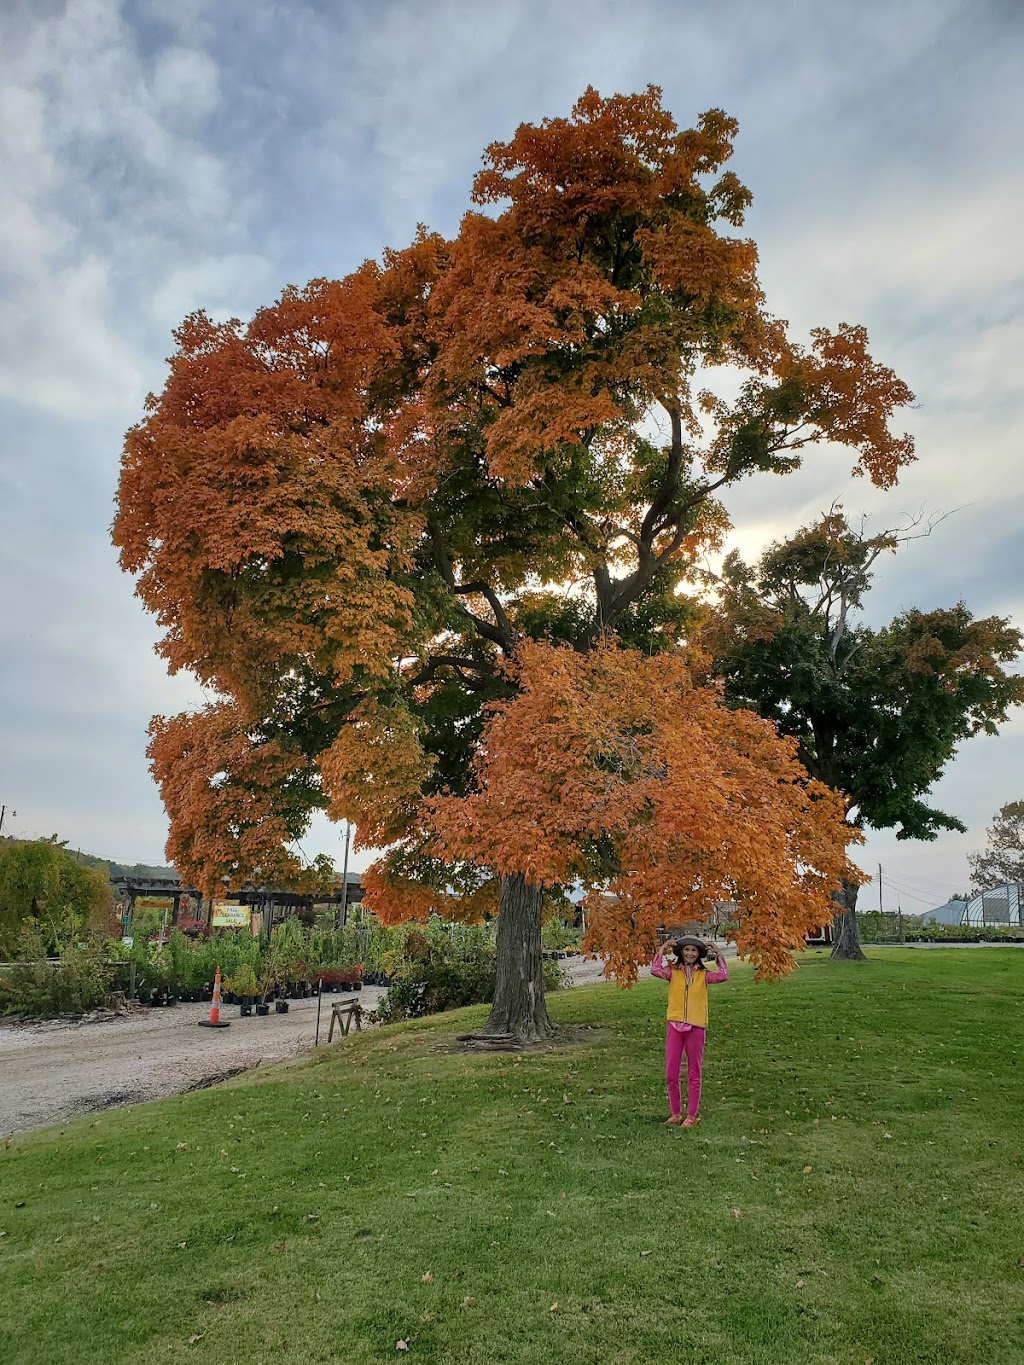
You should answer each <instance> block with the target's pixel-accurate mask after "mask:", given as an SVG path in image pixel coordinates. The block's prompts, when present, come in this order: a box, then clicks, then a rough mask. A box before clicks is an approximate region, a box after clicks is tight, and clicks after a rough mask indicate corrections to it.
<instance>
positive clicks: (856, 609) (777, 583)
mask: <svg viewBox="0 0 1024 1365" xmlns="http://www.w3.org/2000/svg"><path fill="white" fill-rule="evenodd" d="M925 533H926V532H925ZM916 534H918V532H917V530H916V528H915V527H910V528H907V529H906V530H903V531H895V530H886V531H882V532H880V533H877V534H875V535H867V534H866V532H865V530H864V528H863V527H861V528H859V529H857V528H854V527H853V526H851V524H850V523H849V521H848V520H847V519H846V517H845V516H844V515H843V512H842V509H841V508H833V509H832V511H831V512H829V513H828V514H827V515H826V516H823V517H822V518H821V520H820V521H818V522H816V523H815V524H813V525H811V526H808V527H805V528H804V529H803V530H801V531H798V532H797V533H796V535H794V536H792V537H791V538H790V539H789V540H785V541H782V542H779V543H777V544H774V545H772V546H770V547H769V548H768V549H767V550H766V551H765V553H764V555H763V556H762V557H761V560H760V561H759V563H758V564H757V566H756V567H754V568H751V567H748V566H747V565H746V564H744V563H743V561H742V560H741V559H740V557H739V556H738V555H737V554H731V555H729V556H728V557H727V558H726V560H725V563H724V567H723V572H722V578H721V600H720V607H719V609H718V610H717V611H716V613H715V614H714V616H713V617H712V619H711V621H710V622H709V623H708V625H707V626H706V627H705V631H704V638H705V642H706V644H707V646H708V648H709V650H710V652H711V654H712V656H713V658H714V660H715V668H716V670H717V671H719V672H720V674H721V676H722V677H723V678H724V679H725V689H726V695H727V697H728V698H729V700H730V701H731V702H732V704H733V705H736V706H744V707H750V708H752V709H754V710H756V711H757V712H758V713H759V714H760V715H763V716H766V717H768V718H769V719H770V720H772V721H773V722H774V724H775V725H776V726H777V727H778V729H779V731H780V732H781V733H783V734H787V735H792V736H793V737H794V738H795V739H796V740H797V742H798V744H799V746H800V757H801V760H802V762H803V763H804V765H805V767H806V768H807V770H808V772H810V773H813V774H814V776H815V777H818V778H820V780H821V781H822V782H824V783H825V784H826V785H827V786H829V787H832V788H833V789H835V790H838V791H841V792H843V793H844V794H845V795H846V796H847V798H848V800H849V807H848V811H847V821H848V823H849V826H850V828H851V833H853V832H855V831H860V830H861V829H863V828H864V827H869V828H871V829H895V830H896V836H897V838H899V839H934V838H936V836H937V835H938V833H939V831H940V830H944V829H950V830H959V831H961V832H962V831H964V829H965V826H964V825H963V824H962V823H961V821H960V820H958V819H957V818H956V816H955V815H950V814H947V813H946V812H944V811H941V810H938V809H936V808H935V807H933V806H931V805H929V804H928V802H927V799H926V798H927V796H928V793H929V791H930V789H931V787H932V786H933V785H934V784H935V782H936V781H938V779H939V777H940V776H941V775H942V771H943V769H944V767H945V765H946V764H947V763H948V762H949V760H950V759H951V758H952V757H953V755H954V753H955V752H956V749H957V747H958V745H960V744H961V743H962V742H963V741H964V740H966V739H969V738H970V737H971V736H972V735H976V734H980V733H984V734H994V733H996V731H997V728H998V726H999V725H1000V724H1001V723H1003V722H1004V721H1005V720H1006V717H1007V712H1008V709H1009V708H1010V707H1011V706H1013V705H1018V704H1020V703H1021V702H1022V701H1024V678H1020V677H1015V676H1013V675H1011V674H1010V673H1009V672H1008V671H1007V668H1006V665H1008V664H1011V663H1012V662H1013V661H1014V660H1015V659H1017V658H1018V656H1019V654H1020V651H1021V645H1022V637H1021V632H1020V631H1019V630H1018V629H1016V628H1015V627H1014V626H1012V625H1011V624H1010V622H1009V621H1008V620H1005V619H1003V618H1001V617H998V616H990V617H986V618H984V619H975V618H974V616H973V615H972V614H971V612H970V611H969V610H968V608H967V607H966V606H965V604H964V603H963V602H958V603H957V604H956V605H955V606H952V607H947V608H942V609H939V610H935V611H928V612H922V611H916V610H909V611H904V612H901V613H900V614H899V615H898V616H896V617H895V618H894V619H893V620H892V621H890V622H889V624H888V625H886V626H883V627H881V628H879V629H873V628H871V627H869V626H868V625H866V624H865V622H864V620H863V612H864V598H865V595H866V594H867V592H868V590H869V589H870V587H871V582H872V576H873V572H874V570H875V567H876V565H877V561H878V560H879V558H880V556H882V555H884V554H887V553H892V552H894V551H895V550H896V549H897V548H898V546H899V545H900V543H901V542H903V541H905V540H907V539H909V538H912V537H913V536H915V535H916ZM857 890H858V887H857V883H856V882H855V881H852V880H844V882H843V885H842V889H841V891H840V892H838V893H837V902H838V906H839V908H838V911H837V914H836V916H835V919H834V925H835V946H834V949H833V956H834V957H839V958H860V957H863V953H862V952H861V948H860V939H859V935H858V933H857V918H856V905H857Z"/></svg>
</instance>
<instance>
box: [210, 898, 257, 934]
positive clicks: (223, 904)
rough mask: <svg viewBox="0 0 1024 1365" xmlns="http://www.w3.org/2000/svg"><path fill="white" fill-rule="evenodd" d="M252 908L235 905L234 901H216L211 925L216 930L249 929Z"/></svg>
mask: <svg viewBox="0 0 1024 1365" xmlns="http://www.w3.org/2000/svg"><path fill="white" fill-rule="evenodd" d="M251 917H252V907H251V906H248V905H235V903H234V901H214V902H213V907H212V910H211V913H210V923H211V924H212V925H213V927H214V928H215V929H247V928H248V927H249V920H250V918H251Z"/></svg>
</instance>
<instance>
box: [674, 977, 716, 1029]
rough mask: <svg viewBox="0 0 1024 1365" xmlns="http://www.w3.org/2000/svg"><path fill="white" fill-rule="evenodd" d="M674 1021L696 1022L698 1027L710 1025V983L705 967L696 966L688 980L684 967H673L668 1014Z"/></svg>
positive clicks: (682, 1022)
mask: <svg viewBox="0 0 1024 1365" xmlns="http://www.w3.org/2000/svg"><path fill="white" fill-rule="evenodd" d="M666 1017H667V1018H668V1019H670V1020H671V1021H672V1022H673V1023H678V1024H695V1025H697V1027H698V1028H707V1026H708V983H707V981H706V980H705V977H704V968H703V967H695V968H694V971H693V979H692V980H690V981H687V979H686V972H685V971H684V970H683V969H682V967H673V968H672V980H671V981H670V982H669V983H668V1014H667V1016H666Z"/></svg>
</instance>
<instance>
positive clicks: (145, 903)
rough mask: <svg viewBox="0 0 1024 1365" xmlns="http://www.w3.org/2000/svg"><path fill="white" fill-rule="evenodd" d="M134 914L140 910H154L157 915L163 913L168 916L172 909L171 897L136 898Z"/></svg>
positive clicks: (172, 901)
mask: <svg viewBox="0 0 1024 1365" xmlns="http://www.w3.org/2000/svg"><path fill="white" fill-rule="evenodd" d="M133 908H134V911H135V914H138V913H139V911H140V910H155V911H156V912H157V914H158V915H162V914H163V913H164V912H165V911H166V912H167V914H170V913H171V911H172V910H173V909H174V897H173V896H136V897H135V905H134V907H133Z"/></svg>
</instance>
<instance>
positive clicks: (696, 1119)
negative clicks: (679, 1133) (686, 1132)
mask: <svg viewBox="0 0 1024 1365" xmlns="http://www.w3.org/2000/svg"><path fill="white" fill-rule="evenodd" d="M698 1123H700V1115H699V1114H694V1116H693V1118H690V1117H689V1116H687V1117H686V1118H685V1119H683V1122H682V1124H681V1125H680V1126H681V1127H683V1128H696V1127H697V1124H698Z"/></svg>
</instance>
